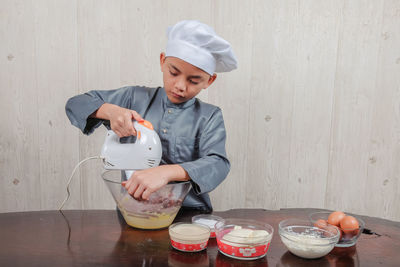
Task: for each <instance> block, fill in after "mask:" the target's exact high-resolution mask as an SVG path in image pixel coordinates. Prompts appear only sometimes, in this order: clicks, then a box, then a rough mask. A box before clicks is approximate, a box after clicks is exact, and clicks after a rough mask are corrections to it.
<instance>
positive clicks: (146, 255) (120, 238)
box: [0, 209, 400, 267]
mask: <svg viewBox="0 0 400 267" xmlns="http://www.w3.org/2000/svg"><path fill="white" fill-rule="evenodd" d="M313 211H316V210H314V209H283V210H277V211H269V210H262V209H235V210H229V211H225V212H214V213H213V214H215V215H218V216H221V217H223V218H251V219H255V220H261V221H264V222H267V223H269V224H270V225H272V226H273V227H274V231H275V232H274V236H273V239H272V243H271V246H270V249H269V251H268V253H267V256H266V257H264V258H262V259H258V260H253V261H241V260H235V259H231V258H228V257H226V256H224V255H222V254H221V253H219V252H218V248H217V244H216V241H215V239H210V242H209V245H208V247H207V249H206V250H204V251H202V252H197V253H185V252H180V251H177V250H174V249H173V248H172V247H171V245H170V240H169V235H168V230H167V229H163V230H138V229H134V228H132V227H129V226H128V225H127V224H126V223H125V222H124V220H123V218H122V217H120V216H119V215H118V213H117V211H113V210H82V211H81V210H77V211H64V212H63V214H62V213H60V212H58V211H40V212H17V213H3V214H0V266H93V265H95V266H318V267H323V266H346V267H351V266H400V223H399V222H392V221H388V220H383V219H379V218H372V217H364V216H360V217H361V218H363V219H364V220H365V223H366V228H367V229H368V230H370V232H369V234H367V233H364V234H362V235H361V236H360V238H359V240H358V242H357V245H356V246H353V247H350V248H335V249H334V250H333V251H332V252H331V253H329V254H328V255H327V256H325V257H323V258H320V259H316V260H305V259H301V258H299V257H297V256H294V255H293V254H291V253H290V252H288V251H287V249H286V248H285V247H284V245H283V243H282V242H281V240H280V238H279V234H278V223H279V222H280V221H281V220H283V219H287V218H307V215H308V214H309V213H311V212H313ZM193 215H195V213H193V212H187V211H186V212H181V213H180V214H179V215H178V216H177V218H176V219H175V222H177V221H190V220H191V217H192V216H193Z"/></svg>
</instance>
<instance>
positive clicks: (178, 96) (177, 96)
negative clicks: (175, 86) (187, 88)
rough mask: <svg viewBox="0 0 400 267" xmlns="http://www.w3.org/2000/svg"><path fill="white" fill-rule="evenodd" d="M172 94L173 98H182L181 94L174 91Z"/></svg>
mask: <svg viewBox="0 0 400 267" xmlns="http://www.w3.org/2000/svg"><path fill="white" fill-rule="evenodd" d="M172 95H173V96H174V97H175V98H178V99H182V98H184V97H183V96H181V95H178V94H177V93H174V92H172Z"/></svg>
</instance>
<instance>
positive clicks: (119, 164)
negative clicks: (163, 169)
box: [59, 120, 162, 210]
mask: <svg viewBox="0 0 400 267" xmlns="http://www.w3.org/2000/svg"><path fill="white" fill-rule="evenodd" d="M133 126H134V127H135V129H136V133H137V135H136V140H135V142H133V143H121V142H120V138H119V136H118V135H117V134H116V133H115V132H114V131H112V130H109V131H107V134H106V139H105V141H104V144H103V146H102V148H101V155H100V156H94V157H89V158H86V159H84V160H82V161H81V162H79V163H78V164H77V165H76V166H75V168H74V170H73V171H72V174H71V177H70V178H69V180H68V184H67V194H68V195H67V197H66V198H65V200H64V201H63V203H62V204H61V206H60V208H59V210H61V209H62V208H63V206H64V204H65V203H66V201H67V200H68V199H69V197H70V192H69V185H70V183H71V180H72V177H73V176H74V173H75V171H76V170H77V168H78V167H79V166H80V165H81V164H82V163H83V162H85V161H87V160H90V159H102V160H103V163H104V168H105V169H106V170H125V172H126V177H130V176H131V175H132V173H133V172H134V171H135V170H142V169H147V168H152V167H155V166H158V164H160V160H161V156H162V147H161V141H160V137H159V136H158V134H157V132H156V131H154V128H153V125H152V124H151V123H150V122H149V121H146V120H143V121H140V122H138V121H134V123H133Z"/></svg>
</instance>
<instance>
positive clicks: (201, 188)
mask: <svg viewBox="0 0 400 267" xmlns="http://www.w3.org/2000/svg"><path fill="white" fill-rule="evenodd" d="M225 142H226V131H225V125H224V120H223V117H222V112H221V110H220V109H218V110H217V112H215V113H214V114H213V116H212V117H211V119H210V120H209V121H208V123H207V126H206V127H205V129H204V132H203V133H202V135H201V138H200V143H199V158H198V159H196V160H194V161H190V162H184V163H181V164H180V166H182V167H183V168H184V169H185V170H186V172H187V173H188V174H189V176H190V178H191V180H192V185H193V188H194V191H195V192H196V194H203V193H208V192H211V191H212V190H214V189H215V188H216V187H217V186H218V185H219V184H220V183H222V181H223V180H225V178H226V176H227V175H228V173H229V170H230V162H229V160H228V158H227V156H226V151H225Z"/></svg>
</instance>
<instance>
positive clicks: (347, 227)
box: [340, 216, 360, 235]
mask: <svg viewBox="0 0 400 267" xmlns="http://www.w3.org/2000/svg"><path fill="white" fill-rule="evenodd" d="M359 227H360V225H359V223H358V221H357V219H356V218H354V217H353V216H345V217H344V218H343V219H342V220H341V221H340V228H341V229H342V230H343V232H344V233H345V234H351V235H353V233H354V231H355V230H358V228H359Z"/></svg>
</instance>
